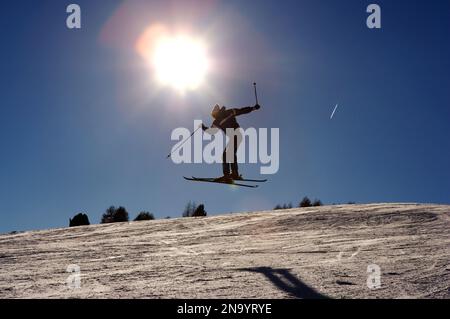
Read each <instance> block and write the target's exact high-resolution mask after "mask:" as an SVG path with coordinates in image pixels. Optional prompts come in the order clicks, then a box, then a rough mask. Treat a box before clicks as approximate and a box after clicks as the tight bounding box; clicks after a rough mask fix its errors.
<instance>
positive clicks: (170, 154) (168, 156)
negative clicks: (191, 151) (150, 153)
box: [167, 126, 202, 158]
mask: <svg viewBox="0 0 450 319" xmlns="http://www.w3.org/2000/svg"><path fill="white" fill-rule="evenodd" d="M201 128H202V127H201V126H199V127H198V128H197V129H196V130H195V131H194V132H193V133H192V134H191V136H189V137H188V138H187V139H186V140H185V141H184V142H183V143H181V144H180V145H178V147H177V148H176V149H174V150H173V151H172V152H170V153H169V155H167V158H170V157H171V156H172V154H173V153H175V152H176V151H177V150H179V149H180V147H181V146H183V145H184V144H186V142H187V141H189V140H190V139H191V137H192V136H194V134H195V133H196V132H197V131H198V130H199V129H201Z"/></svg>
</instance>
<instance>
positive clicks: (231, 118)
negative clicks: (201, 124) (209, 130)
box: [211, 106, 253, 131]
mask: <svg viewBox="0 0 450 319" xmlns="http://www.w3.org/2000/svg"><path fill="white" fill-rule="evenodd" d="M251 111H253V107H250V106H248V107H243V108H240V109H229V110H224V111H221V112H219V114H218V115H217V116H216V119H215V120H214V122H213V123H212V125H211V127H216V128H219V129H221V130H222V131H225V130H226V129H227V128H232V129H237V128H239V127H240V126H239V123H238V122H237V121H236V116H239V115H243V114H248V113H250V112H251Z"/></svg>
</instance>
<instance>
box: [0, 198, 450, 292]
mask: <svg viewBox="0 0 450 319" xmlns="http://www.w3.org/2000/svg"><path fill="white" fill-rule="evenodd" d="M449 229H450V206H437V205H416V204H373V205H343V206H325V207H319V208H304V209H299V208H295V209H290V210H281V211H267V212H254V213H240V214H229V215H222V216H214V217H207V218H183V219H170V220H157V221H149V222H131V223H120V224H109V225H92V226H87V227H78V228H71V229H54V230H46V231H32V232H26V233H18V234H12V235H1V236H0V297H1V298H449V297H450V288H449V287H450V263H449V261H450V232H449ZM71 264H76V265H78V266H79V267H80V269H81V273H80V278H81V286H80V288H79V289H73V288H71V287H70V286H68V284H67V283H66V281H67V279H68V277H69V276H70V275H71V274H70V273H68V272H67V267H68V266H69V265H71ZM370 264H376V265H378V266H379V267H380V269H381V277H380V278H381V288H378V289H369V288H368V286H367V279H368V276H369V275H370V273H368V272H367V267H368V265H370ZM71 278H73V277H71ZM69 281H70V280H69ZM70 282H72V283H73V281H70Z"/></svg>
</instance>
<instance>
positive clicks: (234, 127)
mask: <svg viewBox="0 0 450 319" xmlns="http://www.w3.org/2000/svg"><path fill="white" fill-rule="evenodd" d="M260 108H261V106H260V105H259V104H258V103H257V104H256V105H255V106H253V107H252V106H248V107H243V108H233V109H227V108H226V107H225V106H222V107H220V106H219V105H218V104H216V105H215V106H214V108H213V110H212V112H211V116H212V117H213V119H214V121H213V123H212V125H211V128H208V127H207V126H205V125H204V124H202V129H203V131H206V130H208V129H220V130H222V131H223V132H224V133H225V134H228V133H229V132H230V131H231V132H233V134H232V135H231V136H228V137H229V138H230V143H229V144H228V145H227V146H226V147H225V150H224V152H223V155H222V170H223V176H222V177H220V178H217V179H215V181H216V182H221V183H233V181H239V180H243V178H242V176H241V175H240V174H239V167H238V161H237V151H238V148H239V145H240V143H241V142H242V134H241V133H240V130H239V128H240V126H239V123H238V122H237V120H236V117H237V116H240V115H244V114H248V113H251V112H253V111H256V110H259V109H260ZM227 129H228V130H227ZM230 129H231V130H230ZM231 139H233V141H232V140H231ZM230 144H231V145H232V146H230Z"/></svg>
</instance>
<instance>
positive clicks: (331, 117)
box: [330, 104, 339, 120]
mask: <svg viewBox="0 0 450 319" xmlns="http://www.w3.org/2000/svg"><path fill="white" fill-rule="evenodd" d="M338 105H339V104H336V106H335V107H334V110H333V113H332V114H331V116H330V120H332V119H333V116H334V113H335V112H336V109H337V108H338Z"/></svg>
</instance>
